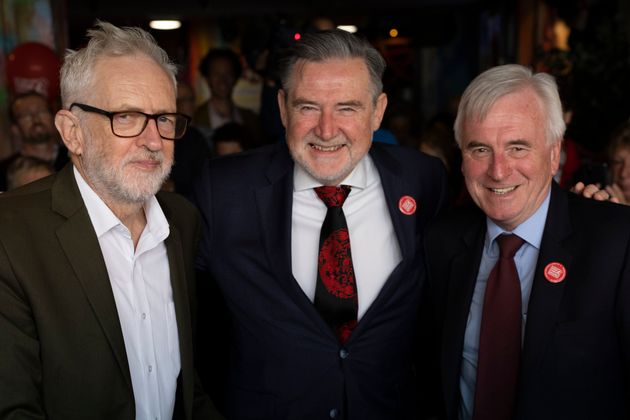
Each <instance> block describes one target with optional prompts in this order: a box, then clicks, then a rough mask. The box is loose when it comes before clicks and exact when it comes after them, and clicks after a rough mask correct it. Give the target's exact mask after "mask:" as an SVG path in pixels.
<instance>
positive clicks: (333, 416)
mask: <svg viewBox="0 0 630 420" xmlns="http://www.w3.org/2000/svg"><path fill="white" fill-rule="evenodd" d="M328 414H329V415H330V418H331V419H336V418H337V416H338V415H339V410H337V409H336V408H333V409H332V410H330V413H328Z"/></svg>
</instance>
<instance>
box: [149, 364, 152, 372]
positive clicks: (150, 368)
mask: <svg viewBox="0 0 630 420" xmlns="http://www.w3.org/2000/svg"><path fill="white" fill-rule="evenodd" d="M151 372H153V366H151V365H149V373H151Z"/></svg>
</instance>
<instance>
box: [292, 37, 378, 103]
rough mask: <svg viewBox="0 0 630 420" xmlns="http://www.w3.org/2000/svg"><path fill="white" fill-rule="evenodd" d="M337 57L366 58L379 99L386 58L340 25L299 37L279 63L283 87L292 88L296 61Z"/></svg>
mask: <svg viewBox="0 0 630 420" xmlns="http://www.w3.org/2000/svg"><path fill="white" fill-rule="evenodd" d="M335 58H337V59H338V58H341V59H347V58H361V59H363V60H364V61H365V64H366V66H367V69H368V72H369V75H370V90H371V93H372V97H373V99H374V101H376V99H377V98H378V95H380V94H381V92H382V91H383V80H382V79H383V73H384V72H385V59H384V58H383V57H382V56H381V54H380V53H379V52H378V51H377V50H376V49H375V48H374V47H373V46H372V45H371V44H370V43H369V42H367V41H366V40H364V39H362V38H359V37H358V36H356V35H353V34H351V33H349V32H346V31H342V30H341V29H331V30H327V31H320V32H316V33H308V34H305V35H304V36H303V37H302V39H300V40H299V41H296V42H295V43H294V45H293V46H292V47H291V48H290V49H289V50H288V54H287V56H286V57H285V58H284V59H283V60H282V63H281V66H280V67H281V70H280V81H281V83H282V88H283V89H284V90H285V91H288V90H289V89H291V81H292V80H291V77H292V73H293V70H294V68H295V66H296V64H298V63H301V62H322V61H326V60H329V59H335Z"/></svg>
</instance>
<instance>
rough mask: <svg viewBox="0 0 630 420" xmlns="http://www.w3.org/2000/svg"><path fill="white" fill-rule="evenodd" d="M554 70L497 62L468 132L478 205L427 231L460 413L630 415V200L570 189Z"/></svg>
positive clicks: (460, 132)
mask: <svg viewBox="0 0 630 420" xmlns="http://www.w3.org/2000/svg"><path fill="white" fill-rule="evenodd" d="M564 130H565V124H564V121H563V119H562V107H561V104H560V98H559V96H558V91H557V87H556V84H555V81H554V80H553V78H552V77H551V76H549V75H547V74H544V73H538V74H532V72H531V71H530V70H529V69H527V68H525V67H522V66H519V65H505V66H499V67H495V68H492V69H490V70H488V71H486V72H484V73H482V74H481V75H480V76H478V77H477V78H476V79H475V80H473V82H472V83H471V84H470V85H469V86H468V88H467V89H466V91H465V92H464V94H463V96H462V99H461V103H460V106H459V111H458V115H457V119H456V121H455V136H456V139H457V142H458V144H459V146H460V148H461V150H462V156H463V163H462V170H463V173H464V178H465V181H466V186H467V188H468V191H469V192H470V195H471V197H472V198H473V200H474V202H475V203H476V204H477V206H478V207H479V208H478V209H477V208H475V209H474V210H472V209H466V210H463V211H460V212H457V213H455V214H451V215H448V216H445V217H444V218H442V219H441V220H439V221H438V222H436V223H434V224H433V225H432V226H431V228H430V229H429V230H428V231H427V236H426V238H425V248H426V251H427V263H428V266H429V288H430V291H431V297H432V300H433V307H434V308H433V309H434V315H435V317H436V318H437V322H436V325H437V330H438V331H439V338H438V339H437V340H436V344H437V345H438V352H437V353H439V355H440V357H441V363H440V368H441V380H440V382H441V384H442V392H443V400H444V406H445V411H446V417H447V418H448V419H471V418H472V419H475V420H480V419H484V420H485V419H512V418H522V419H537V420H538V419H558V418H566V419H569V418H570V419H593V418H602V419H603V418H605V419H622V418H624V419H625V418H627V417H628V415H630V211H628V209H627V208H625V207H623V206H620V205H617V204H613V203H601V202H596V201H594V200H587V199H584V198H582V197H578V196H577V195H574V194H571V193H568V192H566V191H564V190H562V189H560V188H559V186H558V185H557V184H555V183H554V182H553V180H552V178H553V175H554V174H555V172H556V171H557V169H558V163H559V159H560V146H561V141H562V138H563V135H564Z"/></svg>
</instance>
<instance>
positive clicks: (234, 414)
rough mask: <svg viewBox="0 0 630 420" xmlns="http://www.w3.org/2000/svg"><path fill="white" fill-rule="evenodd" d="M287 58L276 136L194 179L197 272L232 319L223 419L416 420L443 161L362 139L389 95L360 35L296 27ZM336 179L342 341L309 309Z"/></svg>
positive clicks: (378, 63) (375, 57) (377, 61)
mask: <svg viewBox="0 0 630 420" xmlns="http://www.w3.org/2000/svg"><path fill="white" fill-rule="evenodd" d="M284 64H285V65H284V69H285V70H284V73H283V77H282V85H283V88H282V90H280V92H279V94H278V103H279V106H280V111H281V117H282V122H283V124H284V126H285V128H286V132H287V134H286V144H284V143H282V144H276V145H272V146H268V147H264V148H260V149H257V150H253V151H250V152H247V153H245V154H240V155H236V156H233V157H228V158H225V159H219V160H215V161H211V162H210V163H209V165H208V167H207V168H206V170H205V172H204V173H203V176H202V179H201V183H200V185H199V187H198V188H197V197H196V198H197V202H198V204H199V206H200V209H201V210H202V213H203V216H204V220H205V232H204V240H203V244H202V248H201V252H200V258H199V268H200V269H201V270H204V271H207V272H208V273H209V274H210V275H211V276H212V278H213V279H214V281H216V283H217V284H218V287H219V288H220V290H221V292H222V294H223V296H224V298H225V302H226V304H227V307H228V309H229V314H230V319H229V321H228V322H229V323H230V325H231V328H230V337H231V338H230V349H229V350H230V351H229V352H230V364H229V369H228V370H229V378H228V379H227V386H226V390H225V391H226V399H225V402H224V406H225V409H226V415H227V417H228V418H231V419H300V420H304V419H322V418H341V419H361V420H366V419H367V420H369V419H388V420H389V419H407V418H415V416H416V414H417V409H416V405H417V404H418V401H417V400H416V394H415V378H414V375H413V369H412V355H413V353H414V352H413V342H414V331H415V329H416V321H417V319H416V318H417V312H418V305H419V300H420V295H421V292H420V291H421V288H422V287H423V285H424V282H425V270H424V260H423V251H422V238H423V232H424V228H425V226H426V225H427V222H428V221H429V220H430V219H432V218H433V217H434V216H435V215H436V213H437V212H438V211H439V209H440V207H441V206H442V203H443V201H444V198H445V175H444V170H443V167H442V165H441V164H440V163H439V161H437V160H436V159H434V158H430V157H428V156H426V155H423V154H421V153H419V152H417V151H414V150H410V149H404V148H400V147H397V146H384V145H377V144H374V145H373V144H372V134H373V132H374V131H375V130H376V129H378V127H379V125H380V123H381V119H382V117H383V113H384V111H385V108H386V105H387V97H386V95H385V94H384V93H383V92H382V82H381V77H382V74H383V71H384V68H385V62H384V60H383V58H382V57H381V56H380V55H379V54H378V52H377V51H376V50H375V49H374V48H373V47H372V46H370V45H369V44H368V43H367V42H365V41H363V40H360V39H359V38H357V37H356V36H354V35H351V34H348V33H346V32H343V31H339V30H332V31H325V32H321V33H317V34H309V35H305V36H304V37H303V38H302V39H301V40H300V41H299V42H296V43H295V45H294V47H293V49H292V51H291V54H290V55H289V56H288V58H287V59H286V62H285V63H284ZM340 185H344V186H349V188H350V193H349V196H348V197H347V199H346V200H345V203H344V204H343V212H344V214H345V218H346V220H347V231H348V232H349V239H350V244H351V248H352V253H351V256H352V257H351V260H352V264H353V267H354V275H355V279H356V284H355V286H356V295H355V296H356V302H358V303H357V307H356V308H355V309H356V320H355V321H358V322H356V327H354V328H350V329H348V330H346V332H347V333H348V334H349V337H348V336H347V335H346V336H344V337H343V338H340V336H339V335H338V334H336V333H335V330H334V329H333V328H331V327H330V326H329V324H327V322H325V321H324V318H323V317H322V316H321V315H320V312H319V311H318V309H317V308H316V307H315V306H316V305H315V304H314V301H315V302H316V301H317V299H316V298H315V295H316V294H317V293H316V289H317V283H318V282H317V278H318V273H319V274H320V275H321V274H322V273H321V271H320V270H319V269H318V252H319V239H320V230H321V229H322V222H323V221H324V218H325V217H326V214H327V208H326V205H325V204H324V203H323V202H322V201H321V200H320V199H319V198H318V196H317V195H316V193H315V191H314V188H315V187H320V186H340ZM344 188H346V187H344ZM200 287H202V288H203V287H204V286H203V285H200ZM201 299H202V300H203V299H204V297H203V296H202V297H201ZM206 321H208V320H206ZM353 325H354V324H353ZM209 331H212V329H210V328H208V327H207V326H206V327H205V328H204V325H201V326H200V333H201V334H204V333H206V334H209ZM213 345H214V346H217V344H213ZM201 357H207V356H203V355H202V356H201ZM220 363H225V362H220Z"/></svg>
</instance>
